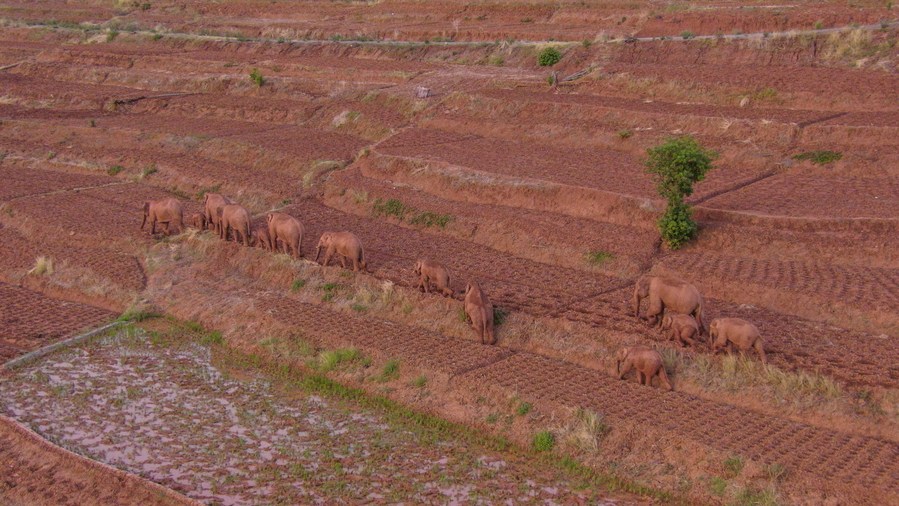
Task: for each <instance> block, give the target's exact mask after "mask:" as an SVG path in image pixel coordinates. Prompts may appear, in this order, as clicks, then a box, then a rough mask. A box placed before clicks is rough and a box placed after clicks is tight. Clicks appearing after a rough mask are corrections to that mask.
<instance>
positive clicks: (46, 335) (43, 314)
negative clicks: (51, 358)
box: [0, 282, 114, 362]
mask: <svg viewBox="0 0 899 506" xmlns="http://www.w3.org/2000/svg"><path fill="white" fill-rule="evenodd" d="M113 316H114V315H113V314H112V313H110V312H108V311H104V310H102V309H98V308H95V307H92V306H88V305H85V304H79V303H76V302H66V301H61V300H56V299H51V298H49V297H45V296H43V295H41V294H39V293H36V292H32V291H30V290H26V289H24V288H19V287H17V286H13V285H8V284H6V283H2V282H0V320H2V321H0V346H2V348H0V350H2V352H3V356H2V357H0V360H2V361H3V362H6V361H7V360H9V359H11V358H14V357H16V356H18V355H21V354H23V353H25V352H28V351H31V350H34V349H37V348H40V347H41V346H46V345H48V344H52V343H54V342H56V341H58V340H60V339H63V338H66V337H71V336H73V335H75V334H76V333H77V332H78V331H80V330H84V329H89V328H92V327H95V326H98V325H100V324H101V323H104V322H106V321H109V320H110V319H112V317H113Z"/></svg>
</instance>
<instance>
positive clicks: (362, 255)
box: [359, 244, 368, 271]
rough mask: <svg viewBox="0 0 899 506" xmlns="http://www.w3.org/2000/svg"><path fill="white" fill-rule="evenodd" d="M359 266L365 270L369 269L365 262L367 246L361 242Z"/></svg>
mask: <svg viewBox="0 0 899 506" xmlns="http://www.w3.org/2000/svg"><path fill="white" fill-rule="evenodd" d="M359 267H362V270H363V271H367V270H368V264H367V263H365V248H364V247H363V246H362V244H359Z"/></svg>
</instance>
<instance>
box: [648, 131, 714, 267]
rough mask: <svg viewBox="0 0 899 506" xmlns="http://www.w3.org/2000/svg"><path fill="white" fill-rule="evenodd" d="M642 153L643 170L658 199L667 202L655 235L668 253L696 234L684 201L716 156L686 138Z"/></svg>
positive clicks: (668, 141) (690, 212)
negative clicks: (648, 174)
mask: <svg viewBox="0 0 899 506" xmlns="http://www.w3.org/2000/svg"><path fill="white" fill-rule="evenodd" d="M646 153H647V155H648V159H647V160H646V170H647V172H649V173H650V174H652V176H653V179H654V180H655V182H656V188H657V189H658V192H659V195H661V196H662V198H664V199H665V200H666V201H667V202H668V207H667V208H666V209H665V214H664V215H662V217H661V218H660V219H659V232H661V234H662V239H664V240H665V242H666V243H667V244H668V246H669V247H670V248H671V249H677V248H679V247H681V245H683V244H684V243H685V242H687V241H689V240H690V239H692V238H693V237H694V236H695V235H696V231H697V226H696V223H694V222H693V218H692V210H691V209H690V206H689V205H688V204H687V203H686V202H684V199H685V198H686V197H689V196H690V195H692V194H693V185H694V184H695V183H697V182H699V181H702V180H703V179H705V175H706V173H707V172H708V171H709V170H710V169H711V168H712V161H713V160H714V159H715V158H717V156H718V154H717V153H715V152H714V151H711V150H707V149H705V148H703V147H702V146H701V145H700V144H699V143H698V142H696V139H694V138H692V137H690V136H689V135H685V136H682V137H673V138H669V139H667V140H666V141H665V142H664V143H662V144H660V145H658V146H656V147H654V148H649V149H648V150H647V151H646Z"/></svg>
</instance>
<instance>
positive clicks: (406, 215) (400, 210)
mask: <svg viewBox="0 0 899 506" xmlns="http://www.w3.org/2000/svg"><path fill="white" fill-rule="evenodd" d="M371 210H372V215H374V216H375V217H392V218H396V219H397V220H399V221H406V222H408V223H409V224H410V225H414V226H420V227H438V228H446V226H447V225H449V223H450V222H451V221H452V220H453V217H452V215H449V214H439V213H435V212H432V211H418V210H417V209H415V208H413V207H410V206H408V205H406V204H404V203H403V202H402V201H400V200H397V199H388V200H383V199H380V198H379V199H375V201H374V203H373V204H372V208H371Z"/></svg>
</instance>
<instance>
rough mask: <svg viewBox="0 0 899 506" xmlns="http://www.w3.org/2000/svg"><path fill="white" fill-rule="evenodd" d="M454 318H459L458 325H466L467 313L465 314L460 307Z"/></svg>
mask: <svg viewBox="0 0 899 506" xmlns="http://www.w3.org/2000/svg"><path fill="white" fill-rule="evenodd" d="M456 316H457V317H458V318H459V323H468V313H466V312H465V308H463V307H460V308H459V310H458V311H456Z"/></svg>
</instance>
